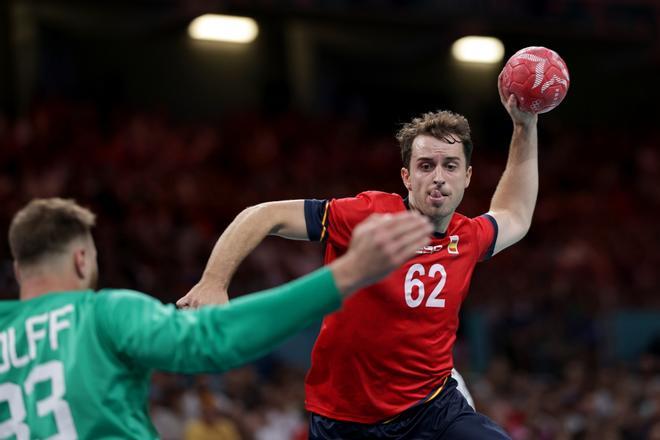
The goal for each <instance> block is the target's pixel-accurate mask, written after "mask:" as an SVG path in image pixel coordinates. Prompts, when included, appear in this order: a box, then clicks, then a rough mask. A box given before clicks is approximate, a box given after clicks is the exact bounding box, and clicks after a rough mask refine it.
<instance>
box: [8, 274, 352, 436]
mask: <svg viewBox="0 0 660 440" xmlns="http://www.w3.org/2000/svg"><path fill="white" fill-rule="evenodd" d="M340 303H341V298H340V295H339V292H338V291H337V288H336V286H335V283H334V279H333V277H332V274H331V273H330V271H329V270H328V269H321V270H319V271H317V272H314V273H313V274H311V275H308V276H307V277H304V278H302V279H300V280H297V281H294V282H292V283H289V284H285V285H283V286H280V287H277V288H274V289H271V290H269V291H266V292H262V293H258V294H253V295H248V296H245V297H241V298H239V299H236V300H233V301H230V302H229V303H228V304H226V305H224V306H215V307H206V308H202V309H199V310H194V311H192V310H191V311H181V310H177V309H176V308H175V307H174V306H173V305H163V304H161V303H160V302H158V301H156V300H155V299H153V298H151V297H149V296H146V295H144V294H141V293H138V292H134V291H129V290H113V289H107V290H101V291H100V292H98V293H95V292H92V291H78V292H55V293H51V294H47V295H44V296H41V297H38V298H35V299H32V300H28V301H0V439H17V440H22V439H61V440H72V439H76V438H80V439H102V438H103V439H105V438H117V439H151V438H157V437H158V434H157V433H156V431H155V429H154V428H153V425H152V424H151V421H150V420H149V416H148V411H147V394H148V389H149V380H150V375H151V372H152V370H153V369H159V370H165V371H173V372H181V373H203V372H219V371H224V370H228V369H230V368H233V367H236V366H238V365H241V364H243V363H245V362H248V361H250V360H252V359H255V358H257V357H259V356H262V355H263V354H265V353H266V352H268V351H269V350H271V349H272V348H274V346H275V345H276V344H278V343H279V342H281V341H282V340H284V339H285V338H286V337H287V336H289V335H291V334H293V333H295V332H296V331H298V330H300V329H302V328H303V327H305V326H307V325H309V324H310V323H311V322H313V321H315V320H317V319H319V318H321V317H322V316H323V315H324V314H327V313H329V312H331V311H333V310H336V309H337V308H338V307H339V305H340Z"/></svg>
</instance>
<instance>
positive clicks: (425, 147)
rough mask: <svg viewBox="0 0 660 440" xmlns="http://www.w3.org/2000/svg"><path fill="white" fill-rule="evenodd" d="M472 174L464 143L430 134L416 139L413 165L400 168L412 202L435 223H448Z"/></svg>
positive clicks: (412, 156)
mask: <svg viewBox="0 0 660 440" xmlns="http://www.w3.org/2000/svg"><path fill="white" fill-rule="evenodd" d="M471 176H472V167H471V166H470V167H468V166H466V159H465V153H464V152H463V143H461V142H460V141H458V140H457V142H455V143H453V144H449V143H447V142H444V141H442V140H440V139H436V138H434V137H433V136H428V135H419V136H417V137H416V138H415V139H414V140H413V143H412V152H411V157H410V169H406V168H402V169H401V177H402V179H403V184H404V185H405V186H406V188H407V189H408V201H409V203H410V206H411V207H412V208H413V209H416V210H417V211H419V212H421V213H422V214H424V215H427V216H429V217H430V218H431V219H432V220H433V221H434V222H436V223H437V222H442V221H443V220H446V223H447V224H448V221H449V219H450V218H451V215H452V214H453V213H454V211H455V210H456V208H457V207H458V205H459V204H460V203H461V200H463V193H464V192H465V188H467V187H468V185H469V184H470V177H471Z"/></svg>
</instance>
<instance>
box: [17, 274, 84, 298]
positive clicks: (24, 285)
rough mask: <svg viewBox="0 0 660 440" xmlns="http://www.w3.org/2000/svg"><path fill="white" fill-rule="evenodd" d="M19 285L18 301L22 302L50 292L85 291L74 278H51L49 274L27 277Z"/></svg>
mask: <svg viewBox="0 0 660 440" xmlns="http://www.w3.org/2000/svg"><path fill="white" fill-rule="evenodd" d="M20 284H21V289H20V299H21V300H22V301H25V300H29V299H33V298H38V297H40V296H43V295H46V294H48V293H51V292H65V291H71V290H83V289H85V287H84V286H82V285H81V282H80V280H79V279H76V278H75V277H62V276H61V275H60V276H53V275H50V274H38V275H33V276H28V277H25V278H24V279H22V280H21V283H20Z"/></svg>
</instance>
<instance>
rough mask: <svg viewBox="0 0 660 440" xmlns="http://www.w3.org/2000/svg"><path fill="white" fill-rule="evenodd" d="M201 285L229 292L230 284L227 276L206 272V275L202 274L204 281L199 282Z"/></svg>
mask: <svg viewBox="0 0 660 440" xmlns="http://www.w3.org/2000/svg"><path fill="white" fill-rule="evenodd" d="M199 284H207V285H213V286H215V287H216V288H218V289H221V290H224V291H227V289H228V287H229V283H228V282H227V277H226V276H224V275H222V274H218V273H213V272H209V271H204V273H203V274H202V279H201V280H200V281H199Z"/></svg>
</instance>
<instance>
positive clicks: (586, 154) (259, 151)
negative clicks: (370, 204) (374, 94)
mask: <svg viewBox="0 0 660 440" xmlns="http://www.w3.org/2000/svg"><path fill="white" fill-rule="evenodd" d="M423 110H427V109H423ZM467 116H468V117H470V116H471V115H467ZM498 117H499V119H501V120H500V121H499V122H493V121H491V120H488V121H486V122H483V123H482V124H480V125H475V126H474V127H473V130H474V136H473V137H474V141H475V152H474V157H473V165H474V175H473V179H472V183H471V186H470V188H469V189H468V190H467V192H466V196H465V199H464V201H463V205H462V207H461V209H460V211H461V212H463V213H466V214H468V215H478V214H480V213H482V212H484V211H486V210H487V209H488V203H489V199H490V196H491V195H492V191H493V190H494V188H495V185H496V184H497V181H498V178H499V176H500V174H501V172H502V170H503V167H504V163H505V160H506V147H507V144H508V139H509V137H510V131H509V130H510V128H509V124H510V121H509V120H508V117H507V116H506V114H505V113H504V111H503V110H501V114H499V116H498ZM477 120H479V118H477ZM481 120H482V121H483V120H484V119H483V116H482V119H481ZM401 122H405V121H403V120H402V121H401ZM580 124H581V125H580ZM370 127H371V128H370ZM396 129H397V127H395V126H393V127H390V130H389V131H383V130H382V129H374V127H373V126H369V125H367V124H365V121H364V120H361V119H357V118H354V117H351V118H348V117H338V116H330V115H320V116H309V115H301V114H297V113H295V112H287V113H282V114H278V115H263V114H260V113H256V112H255V113H250V112H243V113H238V114H232V115H229V116H223V117H222V118H219V120H214V121H205V122H200V121H199V120H195V121H187V120H185V119H182V118H180V117H179V118H173V117H172V116H170V115H169V114H168V113H167V112H163V111H149V112H144V111H127V110H122V111H119V110H108V111H101V110H98V109H96V108H95V107H94V106H93V105H89V104H85V103H75V102H70V101H64V102H63V101H57V100H54V101H49V102H44V103H41V104H39V105H36V106H34V108H33V110H32V112H31V113H30V114H29V115H28V116H26V117H24V118H21V119H19V120H16V121H9V119H7V118H5V117H3V116H2V115H0V206H2V208H0V226H2V228H5V229H4V230H6V227H7V226H8V222H9V220H10V219H11V215H12V214H13V213H14V212H15V211H16V210H17V209H19V208H20V207H21V206H22V205H23V204H24V203H25V202H27V201H28V200H29V199H30V198H32V197H45V196H55V195H58V196H66V197H73V198H76V199H77V200H78V201H79V202H81V203H82V204H84V205H86V206H89V207H91V208H92V209H93V210H94V211H95V212H96V213H97V214H98V215H99V218H98V226H97V228H96V231H95V237H96V240H97V246H98V248H99V251H100V253H99V258H100V270H101V281H100V284H101V287H127V288H134V289H137V290H141V291H144V292H147V293H149V294H152V295H154V296H156V297H158V298H160V299H161V300H163V301H165V302H172V301H174V300H176V299H177V298H178V297H180V296H181V295H183V294H185V293H186V291H187V290H188V289H189V288H190V287H191V286H192V285H193V284H194V283H195V282H196V281H197V280H198V278H199V276H200V275H201V272H202V269H203V267H204V264H205V261H206V258H207V257H208V255H209V253H210V250H211V248H212V246H213V244H214V242H215V240H216V239H217V237H218V235H219V234H220V233H221V232H222V230H223V229H224V228H225V227H226V226H227V225H228V223H229V222H230V221H231V220H232V219H233V217H235V216H236V215H237V214H238V213H239V212H240V211H241V210H242V209H243V208H245V207H247V206H250V205H253V204H256V203H259V202H263V201H268V200H277V199H287V198H320V199H323V198H330V197H342V196H350V195H353V194H355V193H358V192H360V191H362V190H367V189H380V190H385V191H390V192H401V191H402V190H403V187H402V185H401V184H400V181H399V177H398V176H399V169H400V167H401V164H400V158H399V151H398V147H397V145H396V144H395V141H394V136H393V133H394V132H395V130H396ZM659 139H660V132H659V129H658V128H657V127H653V126H641V124H640V126H631V125H629V124H627V123H622V124H621V125H619V126H617V125H609V126H603V125H595V124H590V123H588V122H584V121H580V123H571V122H569V121H561V120H559V119H557V118H555V117H549V118H548V119H547V120H544V118H543V116H542V122H541V124H540V176H541V182H540V194H539V201H538V205H537V211H536V214H535V219H534V222H533V226H532V230H531V231H530V233H529V235H528V236H527V237H526V238H525V239H524V240H523V241H522V242H521V243H519V244H518V245H516V246H514V247H513V248H511V249H510V250H507V251H506V252H504V253H503V254H502V255H498V256H497V257H496V258H494V259H493V260H492V261H489V262H487V263H485V264H481V265H480V266H479V267H478V268H477V270H476V272H475V276H474V279H473V284H472V288H471V293H470V296H469V298H468V302H467V304H466V305H465V310H466V311H477V312H478V313H479V314H480V316H481V317H482V319H483V320H484V322H485V323H486V324H485V325H487V328H488V329H489V332H488V333H489V335H490V337H491V340H490V341H489V346H490V351H491V353H492V358H491V360H490V362H488V364H487V369H486V370H485V371H481V372H477V370H478V368H476V367H475V366H474V365H473V364H471V360H470V359H471V353H468V351H469V347H468V344H467V343H466V342H465V340H466V334H467V332H466V331H464V330H462V331H461V335H460V336H461V338H460V341H461V342H460V343H459V346H458V348H457V360H458V363H459V368H460V369H461V371H462V372H463V373H467V374H466V376H467V380H468V387H469V388H471V389H472V391H473V393H474V395H475V400H476V404H477V407H478V409H480V410H482V411H484V412H486V413H487V414H489V415H490V416H491V417H493V418H494V419H496V420H497V421H498V422H500V423H502V424H503V425H505V426H506V427H507V429H508V430H509V432H511V433H512V435H513V437H514V438H515V439H532V438H541V439H546V438H547V439H552V438H558V439H564V438H565V439H578V438H581V439H582V438H583V439H610V438H611V439H637V438H640V439H641V438H660V425H658V423H660V406H659V405H660V374H659V373H660V372H659V370H658V351H660V350H658V348H657V347H653V346H650V347H649V348H648V350H647V352H646V354H644V355H643V356H641V357H638V358H635V359H633V360H628V361H627V362H626V363H624V362H622V361H621V360H620V359H617V357H616V353H614V352H613V350H612V346H611V344H610V343H609V342H610V341H609V339H608V332H607V329H605V328H604V323H607V322H608V317H610V316H611V315H612V313H614V312H616V311H617V310H620V309H623V308H643V309H645V310H656V311H657V310H658V306H659V303H660V300H659V295H658V286H660V282H659V281H660V280H659V275H658V270H657V268H658V267H660V252H658V245H660V242H659V241H658V238H657V237H659V236H660V223H659V222H658V220H657V219H658V216H659V215H660V150H659V148H658V143H659ZM1 249H2V251H1V252H2V254H1V256H2V258H1V259H0V265H1V266H0V283H1V285H2V286H1V287H2V288H1V290H0V298H13V297H15V295H16V291H17V289H16V284H15V281H14V279H13V275H12V273H11V259H10V256H9V251H8V247H7V245H5V246H3V247H2V248H1ZM320 264H321V245H319V244H305V243H302V244H301V243H292V242H287V241H284V240H280V239H268V240H266V242H265V243H264V244H262V245H261V246H260V247H259V248H258V249H257V250H256V252H254V253H253V255H251V256H250V257H249V258H248V260H247V261H246V262H245V264H244V265H243V266H242V267H241V269H240V270H239V272H238V273H237V275H236V278H235V280H234V282H233V284H232V286H231V288H230V296H236V295H240V294H244V293H247V292H251V291H255V290H259V289H263V288H266V287H270V286H273V285H277V284H280V283H283V282H285V281H288V280H290V279H292V278H294V277H298V276H300V275H302V274H305V273H307V272H309V271H311V270H313V269H314V268H316V267H318V266H319V265H320ZM473 372H474V373H473ZM303 377H304V372H303V371H299V370H297V369H295V368H293V367H291V366H289V365H286V364H282V363H281V362H279V361H275V360H273V359H265V360H263V361H261V362H260V363H257V364H254V365H250V366H247V367H245V368H242V369H239V370H236V371H233V372H230V373H227V374H224V375H221V376H204V377H186V376H177V375H166V374H157V375H156V376H155V378H154V387H153V395H152V400H151V401H152V410H153V416H154V420H155V422H156V425H157V426H158V427H159V429H160V432H161V435H162V436H163V438H166V439H168V438H172V439H174V438H186V439H203V438H226V439H243V438H256V439H282V440H284V439H297V438H301V439H302V438H305V424H306V422H305V413H304V409H303V406H302V402H303V388H302V384H303Z"/></svg>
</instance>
